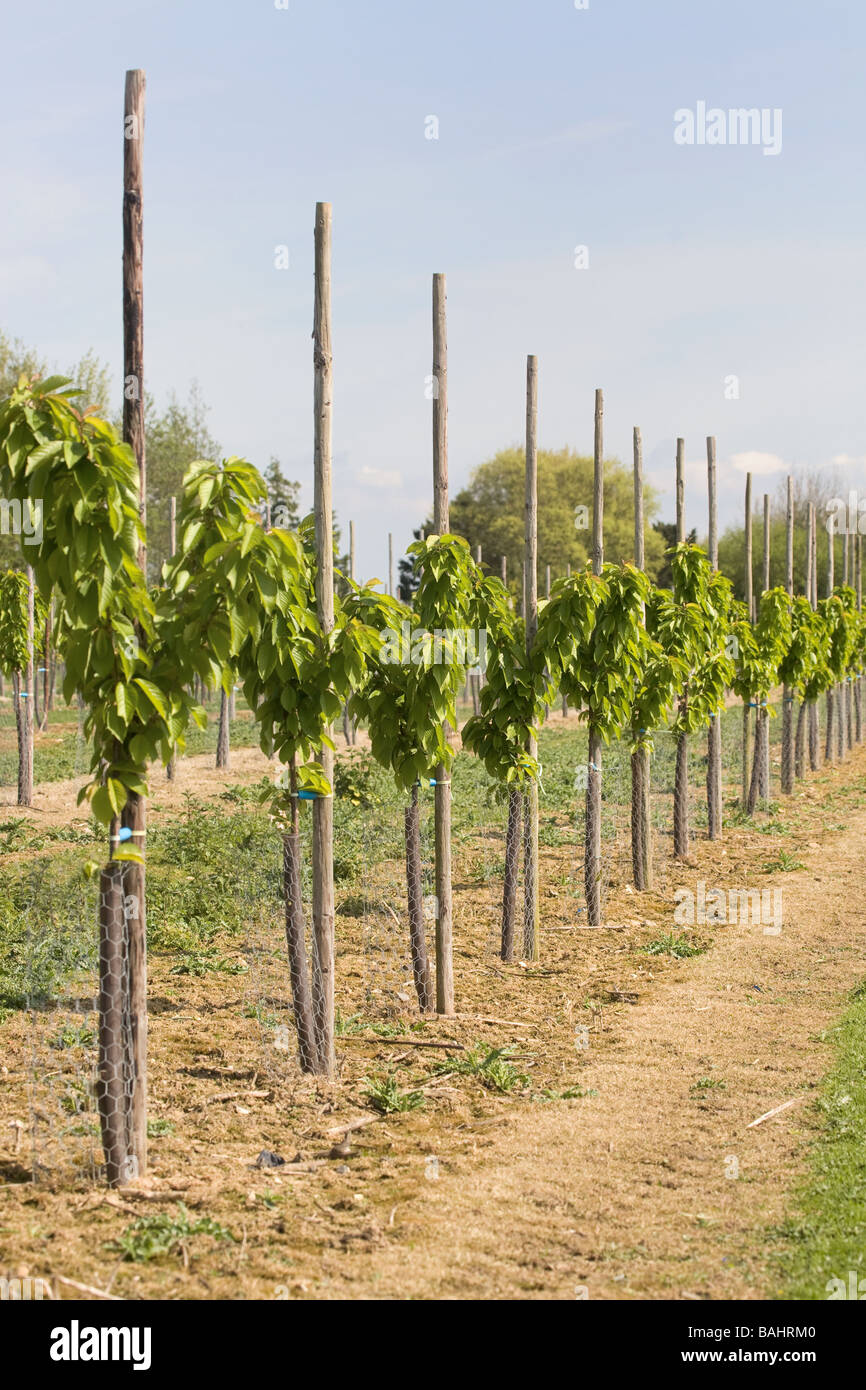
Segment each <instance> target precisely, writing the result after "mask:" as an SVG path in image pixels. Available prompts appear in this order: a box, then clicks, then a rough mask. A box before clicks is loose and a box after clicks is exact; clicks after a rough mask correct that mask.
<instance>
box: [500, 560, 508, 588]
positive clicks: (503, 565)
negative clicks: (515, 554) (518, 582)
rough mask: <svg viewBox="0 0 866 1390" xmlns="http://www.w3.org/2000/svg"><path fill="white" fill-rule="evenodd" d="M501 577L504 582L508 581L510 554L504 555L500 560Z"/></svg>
mask: <svg viewBox="0 0 866 1390" xmlns="http://www.w3.org/2000/svg"><path fill="white" fill-rule="evenodd" d="M499 577H500V579H501V580H502V582H503V584H507V583H508V556H507V555H503V556H502V558H501V559H500V561H499Z"/></svg>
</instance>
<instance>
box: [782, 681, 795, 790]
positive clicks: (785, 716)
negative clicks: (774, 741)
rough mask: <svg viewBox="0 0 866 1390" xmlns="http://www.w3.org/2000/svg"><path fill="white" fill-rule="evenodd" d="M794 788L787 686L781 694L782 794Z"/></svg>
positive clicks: (791, 718)
mask: <svg viewBox="0 0 866 1390" xmlns="http://www.w3.org/2000/svg"><path fill="white" fill-rule="evenodd" d="M793 790H794V700H793V696H792V695H791V691H790V690H789V688H788V686H785V689H784V693H783V695H782V794H783V796H790V795H791V792H792V791H793Z"/></svg>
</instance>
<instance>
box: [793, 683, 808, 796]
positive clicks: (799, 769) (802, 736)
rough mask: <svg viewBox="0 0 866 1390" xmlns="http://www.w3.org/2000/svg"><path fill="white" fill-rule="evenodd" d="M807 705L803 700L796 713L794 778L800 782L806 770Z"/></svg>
mask: <svg viewBox="0 0 866 1390" xmlns="http://www.w3.org/2000/svg"><path fill="white" fill-rule="evenodd" d="M807 708H808V707H807V705H806V701H805V700H801V701H800V708H799V710H798V711H797V734H796V738H795V739H794V776H795V777H796V778H797V780H798V781H800V780H801V779H802V778H803V777H804V776H805V770H806V766H805V765H806V713H807Z"/></svg>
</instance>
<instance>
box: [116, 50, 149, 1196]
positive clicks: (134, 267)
mask: <svg viewBox="0 0 866 1390" xmlns="http://www.w3.org/2000/svg"><path fill="white" fill-rule="evenodd" d="M144 93H145V77H144V73H143V72H142V71H140V70H138V69H136V70H132V71H130V72H127V74H126V87H125V92H124V113H123V116H124V129H123V136H124V138H123V438H124V442H125V443H127V444H129V445H130V447H131V449H132V452H133V454H134V456H135V460H136V464H137V465H138V487H139V515H140V516H141V522H142V526H146V525H147V455H146V448H145V429H144V312H143V284H144V276H143V265H144V239H143V223H142V152H143V145H144ZM138 563H139V567H140V568H141V571H142V573H143V574H144V576H145V579H146V578H147V545H146V542H145V541H142V542H141V544H140V545H139V551H138ZM121 821H122V825H123V826H124V827H125V828H127V829H129V830H131V831H132V843H133V844H134V845H135V847H136V849H138V850H139V852H140V853H141V854H142V856H144V854H145V852H146V830H147V806H146V802H145V799H144V797H143V796H138V795H135V794H134V793H131V794H130V796H129V799H128V800H127V803H126V806H125V807H124V809H123V815H122V817H121ZM122 880H123V884H122V891H123V899H124V904H125V906H126V905H128V907H129V910H128V912H127V914H126V923H127V930H128V962H129V963H128V970H129V1040H130V1043H129V1046H130V1053H131V1055H130V1059H129V1060H130V1069H131V1073H132V1095H131V1108H130V1130H129V1137H130V1144H131V1149H132V1156H133V1160H134V1168H135V1171H136V1173H137V1175H138V1176H139V1177H141V1176H142V1175H143V1174H144V1173H145V1172H146V1171H147V920H146V906H145V892H146V877H145V867H144V864H143V863H142V864H133V863H127V864H124V867H123V870H122Z"/></svg>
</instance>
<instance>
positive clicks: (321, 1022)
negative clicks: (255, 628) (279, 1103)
mask: <svg viewBox="0 0 866 1390" xmlns="http://www.w3.org/2000/svg"><path fill="white" fill-rule="evenodd" d="M314 293H315V304H314V311H313V510H314V514H315V523H316V569H317V572H316V613H317V616H318V619H319V626H320V628H321V630H322V632H323V633H325V634H327V633H329V632H331V630H332V629H333V626H334V535H333V523H332V517H333V500H332V484H331V467H332V455H331V437H332V411H333V378H332V372H333V351H332V344H331V205H330V203H317V204H316V226H315V291H314ZM317 761H318V762H319V763H320V764H321V768H322V772H323V773H324V775H325V777H326V778H327V780H328V784H329V786H331V787H333V785H334V754H333V751H332V750H331V749H330V748H328V747H325V748H323V749H322V751H321V753H320V754H319V755H318V759H317ZM312 862H313V1008H314V1013H315V1024H316V1044H317V1049H318V1066H319V1071H320V1072H321V1073H322V1074H324V1075H326V1076H331V1075H332V1074H333V1071H334V1060H335V1059H334V800H333V796H330V795H329V796H320V797H316V799H315V800H314V802H313V855H312Z"/></svg>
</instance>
